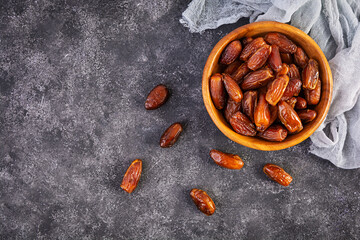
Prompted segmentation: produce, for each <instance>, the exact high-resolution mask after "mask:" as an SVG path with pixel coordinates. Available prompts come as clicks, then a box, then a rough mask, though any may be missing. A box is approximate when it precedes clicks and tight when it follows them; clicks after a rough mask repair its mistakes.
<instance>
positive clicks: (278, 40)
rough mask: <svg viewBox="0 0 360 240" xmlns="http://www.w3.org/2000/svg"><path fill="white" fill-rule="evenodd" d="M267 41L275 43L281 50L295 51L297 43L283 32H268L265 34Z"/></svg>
mask: <svg viewBox="0 0 360 240" xmlns="http://www.w3.org/2000/svg"><path fill="white" fill-rule="evenodd" d="M265 41H266V42H268V43H269V44H275V45H277V46H278V47H279V50H280V52H285V53H295V51H296V48H297V47H296V45H295V44H294V43H293V42H292V41H291V40H290V39H288V38H287V37H286V36H285V35H283V34H281V33H268V34H266V35H265Z"/></svg>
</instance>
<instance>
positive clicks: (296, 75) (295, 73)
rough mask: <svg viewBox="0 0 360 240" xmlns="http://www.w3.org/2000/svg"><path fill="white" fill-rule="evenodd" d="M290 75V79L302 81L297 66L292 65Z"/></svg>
mask: <svg viewBox="0 0 360 240" xmlns="http://www.w3.org/2000/svg"><path fill="white" fill-rule="evenodd" d="M288 75H289V78H290V79H292V78H297V79H300V72H299V69H298V68H297V66H296V65H295V64H290V66H289V72H288Z"/></svg>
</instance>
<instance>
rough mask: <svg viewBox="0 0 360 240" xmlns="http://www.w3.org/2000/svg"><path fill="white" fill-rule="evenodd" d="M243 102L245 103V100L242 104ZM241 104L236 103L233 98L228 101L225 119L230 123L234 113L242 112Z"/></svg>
mask: <svg viewBox="0 0 360 240" xmlns="http://www.w3.org/2000/svg"><path fill="white" fill-rule="evenodd" d="M244 96H245V95H244ZM243 101H244V99H243V100H242V101H241V102H243ZM241 102H235V101H234V100H232V99H231V98H229V99H228V102H227V104H226V107H225V110H224V115H225V119H226V120H227V121H228V122H229V121H230V118H231V116H232V115H233V114H234V113H236V112H238V111H240V109H241Z"/></svg>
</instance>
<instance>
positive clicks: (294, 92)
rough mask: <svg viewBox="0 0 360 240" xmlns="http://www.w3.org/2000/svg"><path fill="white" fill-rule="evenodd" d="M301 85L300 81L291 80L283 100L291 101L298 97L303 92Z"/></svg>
mask: <svg viewBox="0 0 360 240" xmlns="http://www.w3.org/2000/svg"><path fill="white" fill-rule="evenodd" d="M301 84H302V83H301V80H300V79H294V78H293V79H290V80H289V84H288V85H287V87H286V89H285V92H284V94H283V95H282V97H281V100H289V99H290V98H292V97H293V96H298V95H299V93H300V91H301Z"/></svg>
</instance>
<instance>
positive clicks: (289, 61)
mask: <svg viewBox="0 0 360 240" xmlns="http://www.w3.org/2000/svg"><path fill="white" fill-rule="evenodd" d="M280 56H281V61H282V62H283V63H286V64H289V65H290V64H292V63H293V58H292V55H291V54H290V53H280Z"/></svg>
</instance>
